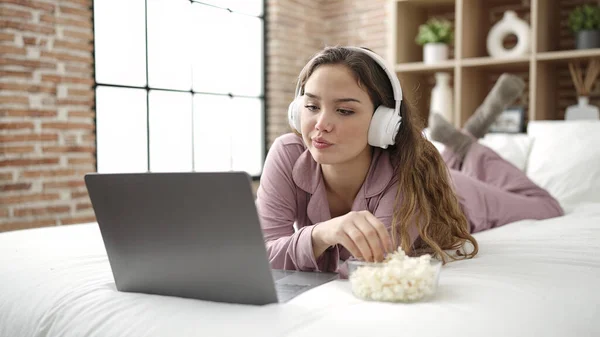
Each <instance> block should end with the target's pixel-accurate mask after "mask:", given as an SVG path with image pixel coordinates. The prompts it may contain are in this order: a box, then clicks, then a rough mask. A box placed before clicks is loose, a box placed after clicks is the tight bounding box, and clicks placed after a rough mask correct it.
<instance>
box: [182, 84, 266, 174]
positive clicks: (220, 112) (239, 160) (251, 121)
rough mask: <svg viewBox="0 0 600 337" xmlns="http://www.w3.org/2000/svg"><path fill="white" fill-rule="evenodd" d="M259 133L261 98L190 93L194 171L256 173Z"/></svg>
mask: <svg viewBox="0 0 600 337" xmlns="http://www.w3.org/2000/svg"><path fill="white" fill-rule="evenodd" d="M263 133H264V131H263V121H262V100H261V99H258V98H233V99H232V98H229V97H228V96H217V95H195V96H194V165H195V169H196V171H230V170H235V171H246V172H248V173H249V174H251V175H258V174H260V172H261V170H262V158H263V146H262V144H263V142H264V139H263Z"/></svg>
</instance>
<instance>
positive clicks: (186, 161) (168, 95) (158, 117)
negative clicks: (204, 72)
mask: <svg viewBox="0 0 600 337" xmlns="http://www.w3.org/2000/svg"><path fill="white" fill-rule="evenodd" d="M149 101H150V171H152V172H181V171H188V172H190V171H192V96H191V94H189V93H181V92H168V91H156V90H151V91H150V97H149Z"/></svg>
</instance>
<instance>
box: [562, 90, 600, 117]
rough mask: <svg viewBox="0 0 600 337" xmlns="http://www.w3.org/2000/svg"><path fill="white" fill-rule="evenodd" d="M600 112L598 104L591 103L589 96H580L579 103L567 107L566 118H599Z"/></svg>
mask: <svg viewBox="0 0 600 337" xmlns="http://www.w3.org/2000/svg"><path fill="white" fill-rule="evenodd" d="M598 119H600V112H599V110H598V107H597V106H594V105H590V104H589V97H587V96H579V98H578V99H577V105H571V106H569V107H567V110H566V112H565V120H598Z"/></svg>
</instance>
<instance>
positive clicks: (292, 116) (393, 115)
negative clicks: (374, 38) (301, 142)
mask: <svg viewBox="0 0 600 337" xmlns="http://www.w3.org/2000/svg"><path fill="white" fill-rule="evenodd" d="M344 48H346V49H351V50H354V51H358V52H361V53H365V54H367V55H369V56H370V57H371V58H372V59H373V60H375V61H376V62H377V63H378V64H379V65H380V66H381V68H383V70H384V71H385V73H386V74H387V76H388V78H389V79H390V82H391V84H392V89H393V90H394V101H395V102H396V105H395V107H394V108H393V109H392V108H388V107H386V106H383V105H380V106H378V107H377V108H375V113H373V117H372V118H371V124H370V125H369V136H368V139H369V145H371V146H377V147H381V148H384V149H386V148H387V147H388V146H389V145H394V143H395V142H394V139H395V138H396V134H397V133H398V130H399V128H400V123H401V121H402V117H401V116H400V103H401V102H402V88H401V87H400V81H399V80H398V77H397V76H396V74H395V73H394V72H392V71H391V70H390V68H389V67H388V66H387V65H386V62H385V60H384V59H383V58H382V57H381V56H379V55H377V54H375V53H373V52H372V51H369V50H367V49H364V48H358V47H344ZM300 89H301V88H300V81H298V82H297V83H296V91H295V93H294V97H295V99H294V100H293V101H292V103H290V105H289V107H288V121H289V123H290V126H291V127H292V128H294V129H295V130H296V131H298V132H300V133H302V131H301V129H300V125H301V124H300V115H301V112H302V110H301V107H302V96H301V95H300Z"/></svg>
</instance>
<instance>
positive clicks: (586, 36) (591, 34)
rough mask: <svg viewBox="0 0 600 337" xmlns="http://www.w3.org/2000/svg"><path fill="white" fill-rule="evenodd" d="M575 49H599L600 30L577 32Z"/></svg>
mask: <svg viewBox="0 0 600 337" xmlns="http://www.w3.org/2000/svg"><path fill="white" fill-rule="evenodd" d="M575 47H576V48H577V49H591V48H600V30H582V31H579V32H577V39H576V40H575Z"/></svg>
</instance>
